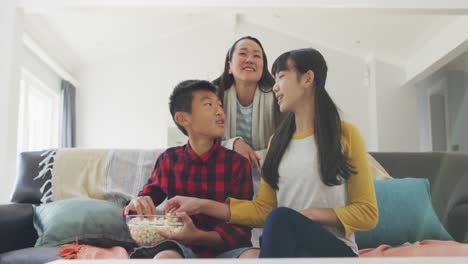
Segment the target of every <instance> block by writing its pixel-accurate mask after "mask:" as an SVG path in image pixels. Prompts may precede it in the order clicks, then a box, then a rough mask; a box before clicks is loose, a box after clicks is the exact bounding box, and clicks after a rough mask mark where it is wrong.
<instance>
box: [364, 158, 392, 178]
mask: <svg viewBox="0 0 468 264" xmlns="http://www.w3.org/2000/svg"><path fill="white" fill-rule="evenodd" d="M367 160H368V162H369V169H370V173H371V175H372V178H373V179H374V180H389V179H393V177H392V176H390V174H388V172H387V171H386V170H385V169H384V168H383V167H382V165H380V163H379V162H377V161H376V160H375V159H374V157H372V156H371V155H370V154H367Z"/></svg>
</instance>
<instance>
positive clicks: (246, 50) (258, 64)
mask: <svg viewBox="0 0 468 264" xmlns="http://www.w3.org/2000/svg"><path fill="white" fill-rule="evenodd" d="M262 72H263V54H262V48H261V47H260V45H258V44H257V43H256V42H255V41H253V40H250V39H243V40H241V41H239V42H237V44H236V46H235V48H234V52H233V54H232V59H231V61H230V62H229V73H231V74H232V75H233V76H234V80H235V81H244V82H258V81H259V80H260V79H261V78H262Z"/></svg>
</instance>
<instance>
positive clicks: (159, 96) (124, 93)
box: [77, 23, 370, 148]
mask: <svg viewBox="0 0 468 264" xmlns="http://www.w3.org/2000/svg"><path fill="white" fill-rule="evenodd" d="M230 32H233V30H230V27H229V26H226V25H224V24H219V25H214V26H212V27H211V28H209V29H207V28H203V29H199V30H194V31H191V32H187V33H185V34H184V35H183V36H178V37H174V38H171V39H168V40H167V42H163V43H155V44H154V46H152V47H147V48H144V49H141V50H139V51H129V52H128V53H127V54H122V55H121V56H119V57H114V58H109V59H108V60H106V61H101V62H94V63H92V64H89V65H85V66H84V67H83V68H82V69H81V70H79V71H78V74H77V76H78V77H77V78H78V80H79V82H80V84H81V85H80V88H79V89H78V91H77V145H78V146H79V147H102V148H106V147H112V148H153V147H165V146H166V143H167V126H168V125H171V126H172V125H173V122H172V120H171V119H170V115H169V110H168V97H169V94H170V92H171V91H172V89H173V87H174V86H175V84H177V83H178V82H179V81H182V80H184V79H188V78H201V79H209V80H212V79H214V78H215V77H217V76H218V75H219V74H221V71H222V69H223V63H224V58H225V55H226V52H227V50H228V48H229V47H230V45H231V44H232V42H233V41H234V40H236V39H237V38H238V37H239V36H244V35H252V36H255V37H257V38H259V39H260V41H261V42H262V44H263V45H264V48H265V51H266V53H267V57H268V59H269V67H271V64H272V63H273V60H274V59H275V58H276V57H277V56H278V55H280V54H281V53H282V52H285V51H287V50H291V49H296V48H303V47H309V46H312V44H311V43H308V42H305V41H301V40H297V39H295V38H292V37H289V36H287V35H284V34H281V33H277V32H273V31H270V30H267V29H264V28H261V27H258V26H254V25H251V24H245V23H244V24H241V25H240V26H239V27H237V32H235V33H230ZM316 48H317V49H319V50H320V51H321V52H322V53H323V54H324V56H325V58H326V59H327V62H328V65H329V79H328V81H327V89H328V90H329V91H330V93H331V95H332V97H333V98H334V99H335V101H336V103H337V104H338V105H339V107H340V108H341V109H342V110H343V112H344V116H345V118H346V119H348V120H351V121H352V122H353V123H355V124H356V125H357V126H358V127H359V128H360V129H361V131H362V133H363V135H364V137H365V138H366V139H367V138H369V136H370V135H369V125H368V124H369V113H368V111H367V107H366V105H367V104H366V102H367V101H368V92H367V88H366V87H365V86H364V85H363V76H364V73H363V72H364V68H365V65H364V62H363V60H362V59H360V58H357V57H351V56H349V55H345V54H342V53H338V52H335V51H333V50H329V49H325V48H321V47H316Z"/></svg>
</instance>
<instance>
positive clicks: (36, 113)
mask: <svg viewBox="0 0 468 264" xmlns="http://www.w3.org/2000/svg"><path fill="white" fill-rule="evenodd" d="M59 107H60V94H59V92H58V91H53V90H52V89H50V88H49V87H47V86H46V85H45V84H44V83H43V82H41V81H40V80H39V79H38V78H36V77H35V76H34V75H32V74H31V73H29V72H28V71H27V70H25V69H23V70H22V72H21V83H20V112H19V122H18V151H20V152H22V151H34V150H43V149H48V148H56V147H58V141H59Z"/></svg>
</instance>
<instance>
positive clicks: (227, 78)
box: [213, 36, 277, 105]
mask: <svg viewBox="0 0 468 264" xmlns="http://www.w3.org/2000/svg"><path fill="white" fill-rule="evenodd" d="M244 39H249V40H252V41H254V42H255V43H257V44H258V45H259V46H260V48H261V49H262V57H263V69H262V77H261V78H260V80H259V81H258V86H259V87H260V89H261V90H262V92H271V90H272V87H273V85H274V84H275V79H274V78H273V76H271V74H270V72H269V71H268V61H267V56H266V54H265V50H264V49H263V46H262V43H260V41H259V40H258V39H256V38H254V37H251V36H245V37H242V38H240V39H238V40H236V42H234V44H232V46H231V48H230V49H229V50H228V52H227V54H226V59H225V60H224V71H223V73H222V74H221V76H219V77H218V78H216V79H215V80H214V81H213V84H214V85H216V86H218V96H219V98H220V99H221V102H222V101H223V99H224V91H226V90H227V89H229V88H231V86H232V84H233V83H234V76H233V75H232V74H230V73H229V62H231V60H232V55H233V54H234V51H235V49H236V45H237V43H239V41H241V40H244ZM276 105H277V104H276Z"/></svg>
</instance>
